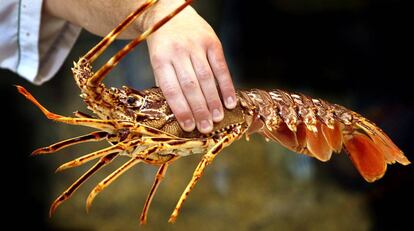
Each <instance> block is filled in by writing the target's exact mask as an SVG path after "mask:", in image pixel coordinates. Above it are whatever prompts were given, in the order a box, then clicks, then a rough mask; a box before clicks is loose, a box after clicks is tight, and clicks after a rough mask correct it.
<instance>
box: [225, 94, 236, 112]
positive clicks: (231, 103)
mask: <svg viewBox="0 0 414 231" xmlns="http://www.w3.org/2000/svg"><path fill="white" fill-rule="evenodd" d="M226 106H227V108H229V109H232V108H234V107H236V100H234V99H233V97H231V96H229V97H228V98H227V100H226Z"/></svg>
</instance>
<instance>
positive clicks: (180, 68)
mask: <svg viewBox="0 0 414 231" xmlns="http://www.w3.org/2000/svg"><path fill="white" fill-rule="evenodd" d="M173 65H174V68H175V72H176V74H177V77H178V81H179V83H180V86H181V90H182V91H183V93H184V96H185V98H186V99H187V102H188V104H189V105H190V108H191V111H192V112H193V116H194V119H195V120H196V124H197V128H198V130H199V131H200V132H201V133H209V132H211V131H212V129H213V121H212V119H211V116H210V112H209V110H208V108H207V104H206V101H205V98H204V95H203V93H202V91H201V88H200V85H199V83H198V80H197V77H196V75H195V72H194V69H193V66H192V64H191V60H190V57H188V56H186V55H182V56H179V57H177V59H175V60H174V61H173Z"/></svg>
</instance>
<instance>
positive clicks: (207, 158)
mask: <svg viewBox="0 0 414 231" xmlns="http://www.w3.org/2000/svg"><path fill="white" fill-rule="evenodd" d="M241 134H243V133H241V132H237V133H236V132H234V133H230V134H227V135H225V136H224V137H223V138H222V139H220V140H219V141H218V142H217V143H216V144H215V145H214V146H213V147H212V148H211V149H210V150H209V151H208V152H207V153H206V154H205V155H204V156H203V158H202V159H201V161H200V163H199V164H198V165H197V168H196V169H195V171H194V173H193V177H192V179H191V180H190V182H189V183H188V185H187V187H186V188H185V190H184V192H183V193H182V194H181V197H180V199H179V200H178V202H177V205H176V206H175V209H174V211H173V213H172V214H171V216H170V219H169V220H168V222H170V223H174V222H175V221H176V219H177V217H178V214H179V212H180V209H181V207H182V206H183V203H184V201H185V200H186V199H187V196H188V194H189V193H190V192H191V190H193V188H194V186H195V185H196V184H197V182H198V180H199V179H200V178H201V176H202V175H203V173H204V169H205V168H206V166H207V165H209V164H210V163H211V162H212V161H213V160H214V158H215V157H216V156H217V154H218V153H219V152H220V151H221V150H223V149H224V148H225V147H227V146H228V145H230V144H231V143H232V142H233V141H235V140H236V139H237V138H238V137H239V136H240V135H241Z"/></svg>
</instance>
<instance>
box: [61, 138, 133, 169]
mask: <svg viewBox="0 0 414 231" xmlns="http://www.w3.org/2000/svg"><path fill="white" fill-rule="evenodd" d="M125 147H128V145H126V144H124V143H117V144H116V145H113V146H110V147H107V148H104V149H101V150H98V151H96V152H92V153H89V154H87V155H84V156H81V157H79V158H77V159H74V160H72V161H69V162H67V163H65V164H62V165H61V166H60V167H59V168H57V169H56V172H60V171H63V170H65V169H68V168H73V167H77V166H79V165H82V164H84V163H86V162H88V161H91V160H94V159H96V158H99V157H102V156H106V155H109V154H113V153H119V152H122V151H124V150H125Z"/></svg>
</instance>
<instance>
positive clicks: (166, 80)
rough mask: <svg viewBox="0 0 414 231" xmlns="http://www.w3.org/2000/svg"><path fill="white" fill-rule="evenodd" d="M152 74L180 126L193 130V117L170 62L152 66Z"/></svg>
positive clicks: (185, 129)
mask: <svg viewBox="0 0 414 231" xmlns="http://www.w3.org/2000/svg"><path fill="white" fill-rule="evenodd" d="M154 75H155V77H156V79H157V82H158V84H159V86H160V88H161V90H162V92H163V94H164V96H165V98H166V100H167V103H168V105H169V106H170V108H171V111H172V112H173V113H174V115H175V117H176V118H177V121H178V122H179V123H180V126H181V127H182V128H183V130H184V131H187V132H191V131H192V130H194V128H195V122H194V117H193V114H192V113H191V109H190V106H189V105H188V103H187V100H186V99H185V97H184V94H183V92H182V91H181V87H180V84H179V83H178V80H177V77H176V74H175V71H174V67H173V66H172V64H170V63H168V64H161V65H158V66H154Z"/></svg>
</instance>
